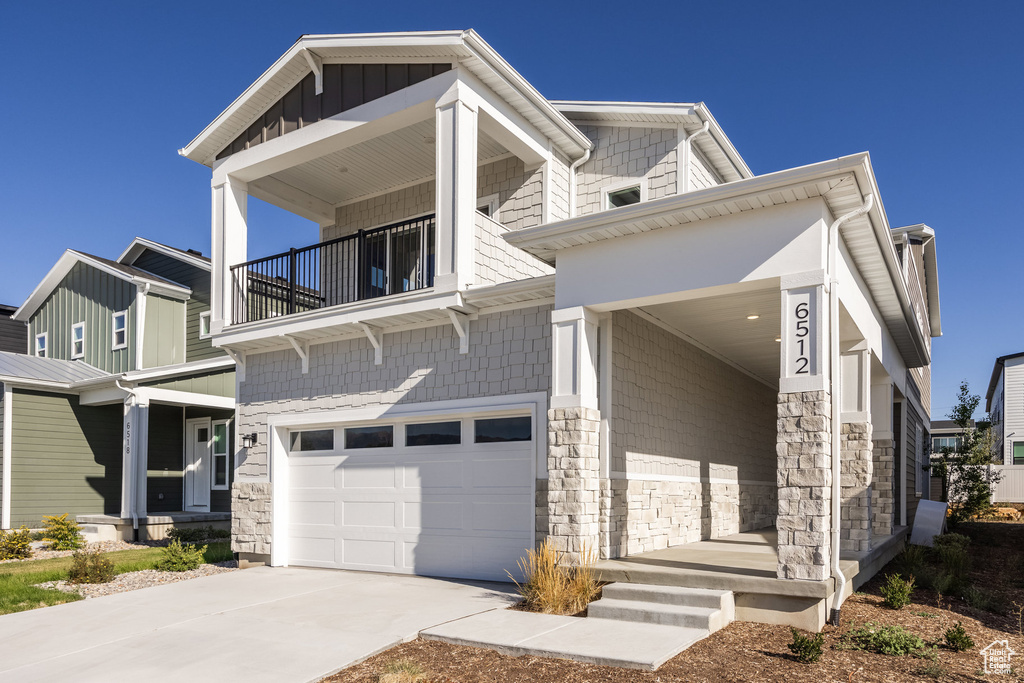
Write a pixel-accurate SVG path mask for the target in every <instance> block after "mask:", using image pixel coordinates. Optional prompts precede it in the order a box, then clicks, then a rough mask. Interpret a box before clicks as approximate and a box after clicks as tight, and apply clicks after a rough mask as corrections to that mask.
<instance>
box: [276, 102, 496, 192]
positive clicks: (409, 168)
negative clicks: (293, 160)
mask: <svg viewBox="0 0 1024 683" xmlns="http://www.w3.org/2000/svg"><path fill="white" fill-rule="evenodd" d="M435 135H436V133H435V130H434V120H433V119H429V120H426V121H420V122H419V123H416V124H413V125H411V126H408V127H406V128H401V129H399V130H396V131H394V132H391V133H388V134H387V135H382V136H380V137H377V138H374V139H372V140H367V141H366V142H361V143H359V144H357V145H353V146H352V147H348V148H346V149H343V150H340V151H337V152H333V153H331V154H328V155H326V156H323V157H320V158H318V159H315V160H313V161H310V162H308V163H304V164H301V165H299V166H294V167H292V168H289V169H287V170H284V171H281V172H278V173H276V174H274V175H273V176H272V177H273V178H275V179H277V180H279V181H281V182H283V183H286V184H288V185H291V186H292V187H294V188H297V189H299V190H302V191H303V192H305V193H307V194H310V195H312V196H314V197H316V198H318V199H320V200H322V201H324V202H327V203H328V204H340V203H343V202H348V201H352V200H355V199H358V198H360V197H364V196H368V195H374V194H379V193H381V192H384V191H386V190H389V189H392V188H398V187H403V186H408V185H412V184H415V183H416V182H417V181H427V180H430V179H432V178H433V177H434V172H435V168H434V166H435V160H434V157H435V154H436V149H435V148H436V145H435V143H434V137H435ZM508 154H509V151H508V150H507V149H506V148H505V147H504V146H502V145H501V144H499V143H498V142H497V141H495V140H494V138H492V137H491V136H489V135H487V133H485V132H484V131H482V130H481V131H480V132H479V135H478V140H477V158H478V159H479V161H480V163H481V164H483V163H489V162H490V161H492V160H494V159H498V158H501V157H504V156H507V155H508ZM343 168H344V169H347V170H345V171H342V170H341V169H343Z"/></svg>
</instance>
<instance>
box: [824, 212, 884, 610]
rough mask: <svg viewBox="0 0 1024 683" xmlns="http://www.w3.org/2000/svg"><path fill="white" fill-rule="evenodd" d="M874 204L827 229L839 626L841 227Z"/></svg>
mask: <svg viewBox="0 0 1024 683" xmlns="http://www.w3.org/2000/svg"><path fill="white" fill-rule="evenodd" d="M874 205H875V195H874V194H873V193H872V194H869V195H868V196H867V199H866V200H865V201H864V204H863V205H862V206H861V207H860V208H857V209H854V210H853V211H851V212H850V213H848V214H846V215H844V216H840V217H839V218H837V219H836V220H835V221H833V222H832V225H831V226H829V229H828V276H829V287H828V318H829V320H828V342H829V343H828V345H829V351H830V353H829V385H830V386H829V392H830V394H831V395H830V399H831V403H832V515H831V517H832V577H833V578H834V579H835V580H836V593H835V598H834V599H833V602H832V613H831V614H830V615H829V622H830V623H831V624H832V625H833V626H838V625H839V608H840V606H841V605H842V604H843V590H844V589H845V588H846V576H845V575H844V574H843V571H842V570H841V569H840V568H839V528H840V526H841V525H842V521H841V520H840V519H839V515H840V509H839V503H840V495H841V492H842V489H841V487H840V481H839V478H840V472H841V466H842V446H841V444H840V443H839V436H840V425H839V420H840V412H839V408H840V405H839V402H840V401H841V400H842V397H841V396H840V393H839V392H840V391H841V389H842V386H841V377H840V374H841V370H840V367H839V362H840V358H839V279H838V278H837V277H836V264H837V262H838V261H839V226H840V225H842V224H843V223H846V222H847V221H849V220H851V219H853V218H857V217H858V216H863V215H864V214H866V213H867V212H868V211H870V210H871V208H872V207H873V206H874Z"/></svg>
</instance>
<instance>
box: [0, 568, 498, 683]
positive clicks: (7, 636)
mask: <svg viewBox="0 0 1024 683" xmlns="http://www.w3.org/2000/svg"><path fill="white" fill-rule="evenodd" d="M511 602H514V598H513V596H512V592H511V590H510V589H509V588H508V587H507V586H504V585H501V584H476V585H472V584H468V583H461V582H454V581H445V580H440V579H428V578H423V577H411V576H393V575H384V574H369V573H363V572H343V571H333V570H332V571H328V570H315V569H292V568H259V569H248V570H245V571H239V572H231V573H227V574H219V575H215V576H210V577H205V578H201V579H194V580H191V581H182V582H180V583H175V584H169V585H166V586H158V587H154V588H146V589H143V590H138V591H132V592H129V593H121V594H118V595H112V596H108V597H103V598H95V599H92V600H83V601H80V602H74V603H68V604H64V605H58V606H56V607H47V608H43V609H37V610H32V611H29V612H20V613H18V614H9V615H6V616H2V617H0V682H2V683H8V682H12V683H13V682H14V681H18V682H19V683H23V682H33V681H54V682H56V681H62V682H63V681H78V682H89V681H97V682H99V681H102V682H103V683H109V681H147V683H160V682H161V681H168V682H170V681H174V682H176V683H177V682H179V681H194V682H199V681H217V682H218V683H223V682H224V681H242V680H244V681H253V682H255V681H274V682H275V683H276V682H283V683H286V682H288V681H295V682H297V683H305V682H306V681H315V680H317V679H319V678H321V677H323V676H326V675H329V674H331V673H334V672H336V671H338V670H339V669H341V668H343V667H346V666H349V665H351V664H354V663H356V662H359V661H361V660H363V659H365V658H367V657H369V656H371V655H373V654H376V653H378V652H381V651H382V650H385V649H387V648H389V647H392V646H393V645H396V644H398V643H401V642H405V641H408V640H411V639H413V638H415V637H416V636H417V634H418V633H419V632H420V631H421V630H424V629H427V628H430V627H432V626H436V625H439V624H443V623H445V622H448V621H451V620H454V619H460V618H462V617H465V616H468V615H472V614H476V613H478V612H483V611H487V610H492V609H495V608H498V607H504V606H506V605H508V604H510V603H511Z"/></svg>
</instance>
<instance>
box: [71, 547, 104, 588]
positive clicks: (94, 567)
mask: <svg viewBox="0 0 1024 683" xmlns="http://www.w3.org/2000/svg"><path fill="white" fill-rule="evenodd" d="M113 578H114V563H113V562H111V561H110V560H109V559H107V557H106V556H105V555H104V554H103V553H87V552H83V551H79V552H76V553H75V554H74V555H72V556H71V569H69V570H68V581H70V582H71V583H106V582H107V581H110V580H111V579H113Z"/></svg>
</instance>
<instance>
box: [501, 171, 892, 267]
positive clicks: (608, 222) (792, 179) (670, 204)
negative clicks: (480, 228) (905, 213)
mask: <svg viewBox="0 0 1024 683" xmlns="http://www.w3.org/2000/svg"><path fill="white" fill-rule="evenodd" d="M866 160H867V154H855V155H851V156H847V157H842V158H839V159H832V160H829V161H822V162H819V163H816V164H810V165H808V166H800V167H797V168H791V169H786V170H784V171H777V172H775V173H769V174H767V175H762V176H755V177H753V178H748V179H746V180H737V181H736V182H732V183H726V184H724V185H715V186H712V187H708V188H704V189H702V190H695V191H693V192H688V193H687V194H684V195H671V196H669V197H665V198H663V199H655V200H652V201H649V202H641V203H639V204H632V205H630V206H624V207H621V208H617V209H614V210H611V211H598V212H596V213H592V214H588V215H586V216H579V217H576V218H570V219H567V220H564V221H559V222H555V223H548V224H547V225H541V226H537V227H534V228H525V229H522V230H510V231H508V232H506V233H505V234H504V235H503V237H504V238H505V240H506V241H508V243H509V244H512V245H513V246H516V247H519V248H520V249H525V250H526V251H531V250H532V249H536V248H538V247H539V246H540V245H542V244H545V243H548V242H550V241H552V240H559V239H564V238H569V237H577V236H583V235H586V234H588V233H590V232H593V231H597V230H601V229H603V228H606V227H608V226H612V225H621V224H624V223H633V222H638V221H643V220H646V219H648V218H651V217H654V216H657V215H660V214H666V213H675V212H681V211H685V210H690V209H695V208H700V207H702V206H707V205H713V204H719V203H721V202H724V201H731V200H736V199H740V198H742V197H744V196H747V195H752V194H763V193H765V192H771V191H774V190H779V189H784V188H787V187H793V186H799V185H806V184H809V183H815V182H821V181H823V180H828V179H830V178H834V177H839V176H843V177H849V176H850V175H852V174H853V173H854V170H855V169H857V168H859V167H861V166H862V165H863V163H864V162H865V161H866ZM876 205H877V202H876ZM531 253H534V251H531ZM534 255H537V254H536V253H534Z"/></svg>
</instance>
